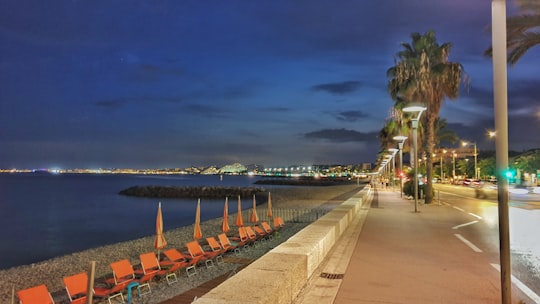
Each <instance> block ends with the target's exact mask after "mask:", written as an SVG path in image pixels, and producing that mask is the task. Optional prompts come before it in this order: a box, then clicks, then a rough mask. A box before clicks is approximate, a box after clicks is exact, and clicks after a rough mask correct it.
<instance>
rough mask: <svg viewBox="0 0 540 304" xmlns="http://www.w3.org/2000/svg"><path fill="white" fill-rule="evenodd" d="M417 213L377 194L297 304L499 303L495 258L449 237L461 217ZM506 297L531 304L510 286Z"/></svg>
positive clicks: (439, 209) (391, 195)
mask: <svg viewBox="0 0 540 304" xmlns="http://www.w3.org/2000/svg"><path fill="white" fill-rule="evenodd" d="M419 211H420V212H418V213H415V212H414V203H413V202H411V201H409V200H406V199H402V198H401V197H400V194H399V191H392V190H390V189H388V190H386V189H384V190H383V189H377V191H376V192H375V195H374V198H373V201H372V205H371V208H370V210H369V213H368V214H367V217H366V218H365V219H358V220H357V221H355V222H354V224H353V225H351V227H350V228H349V230H350V231H347V232H346V234H345V235H344V236H343V237H342V238H341V240H340V242H338V243H337V244H336V245H335V248H334V249H333V250H332V252H330V253H329V256H328V258H327V259H326V260H327V262H326V263H324V264H323V265H321V267H320V268H319V270H318V273H320V274H323V275H322V276H320V275H317V273H315V274H314V275H313V276H312V278H311V280H310V281H309V283H308V286H307V287H306V288H305V289H304V290H303V291H302V293H301V295H300V297H299V298H298V299H297V301H296V302H295V304H308V303H317V304H326V303H328V304H330V303H336V304H348V303H415V304H417V303H475V304H477V303H501V296H500V274H499V272H498V271H497V270H496V269H495V268H494V267H493V266H492V265H491V264H498V263H499V257H498V253H496V254H495V253H486V252H482V253H480V252H476V251H474V250H472V249H471V247H469V246H467V245H466V244H465V243H464V242H463V241H461V240H460V239H459V238H458V237H456V235H455V234H456V231H455V230H452V227H453V226H455V223H456V222H459V221H460V220H461V218H460V217H463V216H464V215H463V213H462V212H458V211H456V210H455V209H454V208H451V207H449V206H445V205H442V206H439V205H437V204H433V205H421V206H420V208H419ZM464 219H465V218H464ZM328 274H334V276H330V279H329V278H328V277H329V276H328ZM341 275H342V278H341ZM512 296H513V301H512V303H535V301H534V300H532V299H529V297H527V296H526V295H525V294H524V293H523V292H521V290H519V289H518V288H516V287H515V286H513V288H512ZM520 301H521V302H520Z"/></svg>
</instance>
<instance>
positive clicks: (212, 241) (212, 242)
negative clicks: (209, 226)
mask: <svg viewBox="0 0 540 304" xmlns="http://www.w3.org/2000/svg"><path fill="white" fill-rule="evenodd" d="M206 242H208V247H210V249H211V250H212V251H213V252H217V254H216V258H215V260H216V263H217V264H223V254H224V253H225V252H226V250H225V249H223V247H221V245H220V244H219V242H218V241H217V240H216V238H215V237H213V236H211V237H207V238H206Z"/></svg>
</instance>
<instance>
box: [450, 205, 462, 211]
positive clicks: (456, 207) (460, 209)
mask: <svg viewBox="0 0 540 304" xmlns="http://www.w3.org/2000/svg"><path fill="white" fill-rule="evenodd" d="M452 208H454V209H457V210H459V211H461V212H465V210H463V209H461V208H459V207H456V206H452Z"/></svg>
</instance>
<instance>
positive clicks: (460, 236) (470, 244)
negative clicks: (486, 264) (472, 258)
mask: <svg viewBox="0 0 540 304" xmlns="http://www.w3.org/2000/svg"><path fill="white" fill-rule="evenodd" d="M454 235H455V236H456V237H457V238H458V239H459V240H460V241H462V242H463V243H465V244H466V245H467V246H469V247H470V248H471V249H472V250H473V251H475V252H482V249H480V248H478V247H476V246H475V245H474V244H473V243H471V242H470V241H469V240H467V239H466V238H464V237H463V236H462V235H461V234H457V233H456V234H454Z"/></svg>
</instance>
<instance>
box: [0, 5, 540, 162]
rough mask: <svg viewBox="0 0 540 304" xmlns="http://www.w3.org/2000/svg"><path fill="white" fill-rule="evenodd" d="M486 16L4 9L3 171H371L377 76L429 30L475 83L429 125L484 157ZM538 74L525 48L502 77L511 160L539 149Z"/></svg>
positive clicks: (430, 8)
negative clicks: (362, 167) (442, 125)
mask: <svg viewBox="0 0 540 304" xmlns="http://www.w3.org/2000/svg"><path fill="white" fill-rule="evenodd" d="M508 6H509V10H510V11H512V9H513V8H512V7H513V1H509V2H508ZM490 14H491V2H490V1H470V0H454V1H447V0H432V1H425V0H409V1H402V0H380V1H352V0H351V1H331V0H328V1H322V0H321V1H319V0H303V1H302V0H301V1H281V0H277V1H247V0H246V1H235V0H230V1H204V0H198V1H195V0H193V1H190V0H183V1H176V0H171V1H166V0H147V1H145V0H115V1H105V0H103V1H99V0H98V1H77V0H70V1H67V0H66V1H60V0H54V1H41V0H32V1H27V0H18V1H15V0H11V1H10V0H0V40H1V44H0V103H1V104H0V110H1V111H0V147H1V148H0V168H13V167H16V168H37V167H39V168H41V167H63V168H65V167H69V168H74V167H77V168H95V167H136V168H154V167H186V166H191V165H223V164H227V163H232V162H237V161H238V162H242V163H244V164H250V163H258V164H263V165H266V166H277V165H289V164H335V163H338V164H347V163H360V162H374V161H375V160H376V154H377V152H378V150H379V142H378V140H377V138H376V135H377V133H378V131H379V130H380V129H381V128H382V127H383V125H384V123H385V119H387V117H388V115H389V109H390V108H391V106H392V105H393V102H392V100H391V99H390V97H389V95H388V94H387V93H386V85H387V78H386V70H387V69H388V68H389V67H391V66H392V65H393V64H394V54H395V53H396V52H398V51H399V50H400V49H401V48H400V45H399V44H400V42H409V41H410V34H411V33H412V32H421V33H424V32H426V31H428V30H435V32H436V34H437V38H438V40H439V43H444V42H451V43H452V44H453V49H452V53H451V57H450V59H451V60H452V61H457V62H460V63H461V64H462V65H463V66H464V68H465V70H466V72H467V73H468V75H469V76H470V78H471V83H470V85H469V88H468V89H466V90H465V89H464V90H462V92H461V97H460V98H459V99H458V100H456V101H447V102H445V105H444V106H443V109H442V112H441V115H442V116H443V117H444V118H446V119H447V120H448V122H449V123H450V127H452V128H453V129H454V130H455V131H457V132H458V134H459V135H460V136H462V137H463V138H464V139H468V140H474V141H477V142H478V146H479V148H480V149H482V148H487V147H490V146H491V144H492V143H490V142H489V141H488V139H487V138H486V135H485V133H486V131H487V130H488V129H491V128H493V97H492V68H491V61H490V59H488V58H485V57H483V56H482V52H483V51H484V50H485V49H486V48H487V47H488V46H489V45H490V40H491V37H490V34H489V33H488V32H487V31H486V27H487V26H488V25H489V24H490V23H491V16H490ZM539 63H540V50H539V49H535V50H534V49H533V51H531V52H530V53H528V54H526V55H525V56H524V57H523V59H522V60H521V61H520V62H519V63H518V64H517V65H516V66H515V67H512V68H509V78H508V80H509V113H510V114H509V125H510V147H511V149H513V150H518V151H521V150H524V149H529V148H537V147H540V140H539V135H538V132H537V130H538V127H539V117H540V116H539V106H538V98H539V97H540V80H539V77H538V67H539V66H540V65H539Z"/></svg>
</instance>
